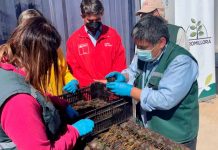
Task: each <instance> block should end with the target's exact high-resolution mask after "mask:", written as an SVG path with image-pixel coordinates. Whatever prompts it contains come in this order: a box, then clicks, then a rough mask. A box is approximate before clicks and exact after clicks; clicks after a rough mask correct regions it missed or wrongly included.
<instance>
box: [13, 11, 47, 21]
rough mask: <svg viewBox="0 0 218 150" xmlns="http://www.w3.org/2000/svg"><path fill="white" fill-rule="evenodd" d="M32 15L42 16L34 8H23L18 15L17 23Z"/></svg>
mask: <svg viewBox="0 0 218 150" xmlns="http://www.w3.org/2000/svg"><path fill="white" fill-rule="evenodd" d="M32 17H43V15H42V13H41V12H40V11H38V10H36V9H26V10H24V11H23V12H22V13H21V14H20V16H19V17H18V21H17V24H18V25H19V24H21V23H22V22H24V21H25V20H27V19H29V18H32Z"/></svg>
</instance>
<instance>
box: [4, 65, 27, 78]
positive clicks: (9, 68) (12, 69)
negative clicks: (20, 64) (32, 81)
mask: <svg viewBox="0 0 218 150" xmlns="http://www.w3.org/2000/svg"><path fill="white" fill-rule="evenodd" d="M0 68H2V69H4V70H7V71H13V72H15V73H17V74H19V75H21V76H26V73H25V72H24V71H23V70H22V69H19V68H16V67H15V66H14V65H12V64H9V63H2V62H0Z"/></svg>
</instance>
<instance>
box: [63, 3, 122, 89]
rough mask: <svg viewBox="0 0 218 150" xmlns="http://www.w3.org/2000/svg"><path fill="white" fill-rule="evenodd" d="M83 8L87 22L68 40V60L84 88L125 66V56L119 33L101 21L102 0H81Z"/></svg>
mask: <svg viewBox="0 0 218 150" xmlns="http://www.w3.org/2000/svg"><path fill="white" fill-rule="evenodd" d="M80 8H81V14H82V15H81V16H82V18H83V20H84V25H83V26H82V27H80V29H78V30H77V31H75V32H74V33H73V34H72V35H71V36H70V38H69V39H68V41H67V53H66V59H67V63H68V65H69V66H70V69H71V71H72V73H73V75H74V76H75V78H76V79H77V80H78V81H79V84H80V87H85V86H88V85H90V84H91V83H92V82H94V81H95V80H103V79H104V77H105V75H107V74H108V73H109V72H111V71H118V72H120V71H121V70H123V69H125V68H126V56H125V49H124V46H123V45H122V41H121V37H120V36H119V34H118V33H117V32H116V31H115V30H114V29H113V28H111V27H109V26H106V25H103V24H102V23H101V20H102V16H103V13H104V7H103V5H102V3H101V1H99V0H82V2H81V5H80Z"/></svg>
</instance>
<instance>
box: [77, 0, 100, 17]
mask: <svg viewBox="0 0 218 150" xmlns="http://www.w3.org/2000/svg"><path fill="white" fill-rule="evenodd" d="M80 9H81V14H82V17H83V18H84V17H86V16H87V15H103V13H104V7H103V4H102V3H101V1H100V0H82V2H81V4H80Z"/></svg>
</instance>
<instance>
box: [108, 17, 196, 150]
mask: <svg viewBox="0 0 218 150" xmlns="http://www.w3.org/2000/svg"><path fill="white" fill-rule="evenodd" d="M132 37H133V40H134V42H135V44H136V45H137V50H136V57H135V59H134V60H133V61H132V63H131V64H130V66H129V67H128V68H127V69H125V70H123V71H122V72H121V73H119V72H111V73H110V74H108V75H107V76H106V77H105V78H108V77H115V78H116V80H115V81H114V82H109V83H107V84H106V86H107V88H109V89H110V90H111V91H112V92H114V93H115V94H117V95H121V96H130V97H132V98H133V99H135V100H136V101H139V102H140V111H141V119H142V121H143V124H144V126H145V127H148V128H149V129H151V130H153V131H155V132H158V133H159V134H162V135H164V136H165V137H167V138H169V139H171V140H173V141H175V142H177V143H182V144H184V145H186V146H187V147H189V148H190V149H192V150H195V149H196V140H197V134H198V127H199V105H198V83H197V76H198V64H197V61H196V59H195V58H194V57H193V56H192V55H191V54H190V53H189V52H188V51H187V50H185V49H184V48H182V47H181V46H179V45H177V44H175V43H173V42H171V41H169V32H168V28H167V23H166V21H165V20H164V19H163V18H161V17H157V16H152V15H148V16H145V17H143V18H142V19H140V20H139V21H138V23H137V24H136V25H135V26H134V28H133V31H132Z"/></svg>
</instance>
